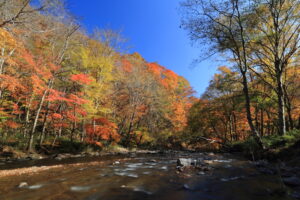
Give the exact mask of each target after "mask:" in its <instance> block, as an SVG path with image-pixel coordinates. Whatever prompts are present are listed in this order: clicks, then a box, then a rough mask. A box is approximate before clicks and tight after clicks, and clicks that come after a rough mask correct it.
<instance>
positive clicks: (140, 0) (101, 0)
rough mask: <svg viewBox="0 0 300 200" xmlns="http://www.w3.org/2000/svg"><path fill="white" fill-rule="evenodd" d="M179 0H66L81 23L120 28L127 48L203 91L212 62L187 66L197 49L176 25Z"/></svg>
mask: <svg viewBox="0 0 300 200" xmlns="http://www.w3.org/2000/svg"><path fill="white" fill-rule="evenodd" d="M180 1H181V0H69V1H68V7H69V9H70V11H71V12H72V13H74V14H75V15H76V16H79V17H80V18H81V21H82V24H83V26H84V27H85V28H86V29H87V30H88V31H92V30H93V29H94V28H96V27H98V28H111V29H114V30H122V35H123V36H124V37H125V38H127V39H128V40H129V41H128V46H130V49H129V52H138V53H140V54H141V55H142V56H143V57H144V58H145V59H146V60H147V61H148V62H158V63H159V64H161V65H163V66H165V67H167V68H169V69H171V70H173V71H175V72H176V73H177V74H179V75H181V76H184V77H185V78H186V79H187V80H188V81H189V82H190V84H191V86H192V87H193V88H194V89H195V90H196V91H197V93H198V94H197V96H199V95H200V94H201V93H203V92H204V90H205V88H206V87H207V86H208V83H209V80H210V79H211V77H212V76H213V74H214V72H215V69H216V64H215V62H214V61H205V62H201V63H200V64H197V65H196V66H191V63H192V61H193V60H194V59H196V58H197V57H198V55H199V52H200V49H199V48H195V47H192V45H191V42H190V40H189V38H188V35H187V32H186V31H185V30H182V29H180V28H179V26H180V19H181V17H180V14H179V11H178V8H179V2H180Z"/></svg>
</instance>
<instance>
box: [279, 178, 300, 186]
mask: <svg viewBox="0 0 300 200" xmlns="http://www.w3.org/2000/svg"><path fill="white" fill-rule="evenodd" d="M282 180H283V182H284V183H285V184H286V185H288V186H300V179H299V178H298V177H296V176H292V177H288V178H283V179H282Z"/></svg>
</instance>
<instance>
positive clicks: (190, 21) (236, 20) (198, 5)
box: [182, 0, 263, 147]
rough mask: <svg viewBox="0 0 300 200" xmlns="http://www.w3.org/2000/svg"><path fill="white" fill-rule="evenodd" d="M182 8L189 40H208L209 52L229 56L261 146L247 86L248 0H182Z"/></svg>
mask: <svg viewBox="0 0 300 200" xmlns="http://www.w3.org/2000/svg"><path fill="white" fill-rule="evenodd" d="M182 7H183V8H184V11H185V16H184V20H183V24H182V25H183V28H185V29H187V30H188V31H189V33H190V37H191V39H192V40H194V41H196V42H199V41H201V42H204V43H205V44H210V43H211V44H212V45H211V47H212V52H220V53H225V54H226V55H228V56H230V61H233V62H234V64H235V66H236V67H237V68H238V69H239V73H240V74H241V76H242V84H243V93H244V96H245V109H246V113H247V121H248V124H249V127H250V129H251V132H252V135H253V136H254V138H256V141H257V142H258V144H259V145H260V146H261V147H263V145H262V142H261V139H260V134H259V132H258V131H257V130H256V128H255V126H254V124H253V119H252V114H251V102H250V94H249V86H248V70H249V59H248V54H249V39H248V37H249V34H248V33H247V32H246V30H247V28H246V27H247V25H248V22H249V21H248V16H247V12H248V10H249V8H250V7H251V5H249V4H248V1H247V2H246V1H240V0H230V1H224V2H222V3H220V2H217V1H211V0H200V1H198V0H187V1H186V2H184V3H182Z"/></svg>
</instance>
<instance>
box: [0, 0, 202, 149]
mask: <svg viewBox="0 0 300 200" xmlns="http://www.w3.org/2000/svg"><path fill="white" fill-rule="evenodd" d="M30 2H31V1H29V0H22V1H15V0H13V1H3V2H2V3H1V7H0V10H1V12H0V13H1V25H0V28H1V29H0V32H1V35H0V37H1V39H0V42H1V60H0V80H1V81H0V120H1V121H0V131H1V141H2V143H3V144H7V145H10V144H11V145H15V146H17V147H18V148H20V149H22V150H27V151H29V152H30V151H34V150H35V149H36V147H38V146H43V145H44V146H52V147H55V146H57V145H60V143H61V141H68V142H70V143H71V144H72V143H73V142H74V144H75V143H76V144H78V143H82V144H88V145H92V146H94V147H99V149H101V148H103V147H105V146H109V145H114V144H121V145H123V146H125V147H136V146H140V145H143V144H144V145H148V146H151V145H152V144H153V145H160V146H162V145H165V146H167V140H168V138H170V137H171V136H173V135H176V134H179V133H180V132H181V131H182V130H183V129H184V128H185V126H186V124H187V113H188V110H189V108H190V107H191V106H192V104H193V102H194V101H195V99H196V98H194V97H193V96H192V94H193V90H192V88H191V86H190V85H189V83H188V81H187V80H186V79H185V78H183V77H181V76H179V75H177V74H176V73H174V72H173V71H171V70H169V69H167V68H165V67H163V66H160V65H159V64H158V63H150V62H147V61H146V60H144V59H143V57H142V56H141V55H140V54H139V53H133V54H126V53H124V52H123V49H124V48H123V47H124V46H125V45H126V43H125V39H124V38H122V36H121V35H120V34H119V33H118V32H115V31H112V30H101V29H95V30H94V31H93V32H92V33H86V32H85V31H84V30H83V28H81V27H80V25H79V22H78V21H77V20H76V18H75V17H73V16H72V14H71V13H69V12H68V11H67V10H66V9H65V7H64V4H63V2H62V1H40V2H36V3H35V4H30ZM125 48H126V47H125Z"/></svg>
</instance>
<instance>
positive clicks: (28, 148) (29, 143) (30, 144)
mask: <svg viewBox="0 0 300 200" xmlns="http://www.w3.org/2000/svg"><path fill="white" fill-rule="evenodd" d="M52 83H53V79H52V80H50V81H49V83H48V88H46V89H45V91H44V93H43V96H42V98H41V101H40V103H39V107H38V110H37V111H36V115H35V118H34V122H33V126H32V129H31V132H30V136H29V141H28V146H27V150H28V151H32V145H33V138H34V133H35V129H36V126H37V122H38V119H39V115H40V112H41V109H42V107H43V104H44V101H45V98H46V96H47V93H48V91H49V89H50V87H51V86H52Z"/></svg>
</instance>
